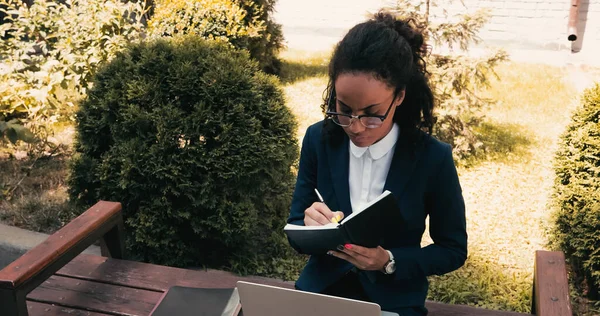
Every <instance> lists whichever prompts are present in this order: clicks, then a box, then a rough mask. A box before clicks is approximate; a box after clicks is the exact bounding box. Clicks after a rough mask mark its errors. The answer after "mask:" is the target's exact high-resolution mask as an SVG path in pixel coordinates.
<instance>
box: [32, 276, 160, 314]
mask: <svg viewBox="0 0 600 316" xmlns="http://www.w3.org/2000/svg"><path fill="white" fill-rule="evenodd" d="M162 294H163V293H162V292H155V291H148V290H141V289H134V288H128V287H123V286H116V285H111V284H105V283H99V282H93V281H86V280H79V279H73V278H66V277H61V276H52V277H50V278H48V280H46V281H45V282H44V283H42V284H41V285H40V286H38V287H37V288H36V289H35V290H33V291H31V293H29V295H28V296H27V299H28V300H30V301H36V302H41V303H49V304H52V303H56V304H60V305H62V306H66V307H72V308H73V309H83V310H89V311H93V312H98V313H105V314H111V315H128V316H129V315H144V316H146V315H148V314H149V313H150V312H151V311H152V309H153V308H154V306H155V305H156V302H158V300H159V299H160V297H161V296H162Z"/></svg>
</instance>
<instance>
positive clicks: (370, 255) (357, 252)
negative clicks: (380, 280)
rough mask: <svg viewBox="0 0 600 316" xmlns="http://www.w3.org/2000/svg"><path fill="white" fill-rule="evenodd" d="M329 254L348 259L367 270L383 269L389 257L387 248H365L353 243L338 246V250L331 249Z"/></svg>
mask: <svg viewBox="0 0 600 316" xmlns="http://www.w3.org/2000/svg"><path fill="white" fill-rule="evenodd" d="M328 254H329V255H332V256H334V257H337V258H340V259H343V260H346V261H348V262H350V263H352V264H353V265H354V266H355V267H357V268H359V269H361V270H365V271H369V270H381V269H382V267H383V265H385V263H386V262H387V259H388V258H389V256H388V254H387V252H386V251H385V249H383V248H381V247H377V248H365V247H361V246H357V245H351V244H346V245H345V246H344V247H340V248H338V251H330V252H328ZM385 257H387V258H385Z"/></svg>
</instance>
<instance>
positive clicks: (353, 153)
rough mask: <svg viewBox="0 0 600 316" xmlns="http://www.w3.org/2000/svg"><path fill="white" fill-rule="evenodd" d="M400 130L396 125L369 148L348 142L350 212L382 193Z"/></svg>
mask: <svg viewBox="0 0 600 316" xmlns="http://www.w3.org/2000/svg"><path fill="white" fill-rule="evenodd" d="M399 133H400V128H399V127H398V125H397V124H396V123H394V125H393V126H392V129H391V130H390V132H389V133H388V134H387V135H385V137H384V138H382V139H381V140H380V141H378V142H376V143H375V144H373V145H371V146H369V147H358V146H356V145H354V143H352V141H350V150H349V151H350V170H349V175H348V181H349V185H350V202H351V204H352V212H356V211H358V210H360V209H361V208H362V205H364V204H366V203H368V202H369V201H371V200H373V199H374V198H376V197H378V196H379V195H380V194H381V193H382V192H383V187H384V185H385V179H386V178H387V174H388V171H389V170H390V165H391V164H392V157H393V156H394V148H395V147H396V141H397V140H398V135H399Z"/></svg>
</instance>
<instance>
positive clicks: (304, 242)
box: [283, 190, 402, 255]
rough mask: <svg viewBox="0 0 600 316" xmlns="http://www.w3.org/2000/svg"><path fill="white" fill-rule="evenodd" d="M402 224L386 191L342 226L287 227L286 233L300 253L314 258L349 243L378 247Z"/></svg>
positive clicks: (398, 213)
mask: <svg viewBox="0 0 600 316" xmlns="http://www.w3.org/2000/svg"><path fill="white" fill-rule="evenodd" d="M401 221H402V215H401V213H400V209H399V208H398V203H397V202H396V199H395V198H394V195H393V194H392V193H391V192H390V191H387V190H386V191H384V192H383V193H382V194H381V195H380V196H379V197H377V198H376V199H374V200H373V201H371V202H370V203H368V204H367V205H365V206H364V207H363V208H362V209H361V210H359V211H356V212H353V213H352V214H350V215H349V216H348V217H346V218H344V219H342V221H341V222H340V223H337V224H336V223H330V224H327V225H323V226H303V225H294V224H287V225H285V227H284V228H283V230H284V232H285V233H286V235H287V236H288V238H289V239H290V241H291V242H292V243H294V244H295V245H296V246H297V247H298V248H299V251H300V252H301V253H304V254H309V255H315V254H325V253H327V251H329V250H334V249H336V248H337V246H338V245H344V244H346V243H351V244H355V245H359V246H364V247H368V248H373V247H376V246H378V245H381V244H382V243H383V240H384V237H385V236H386V234H388V233H391V232H393V231H394V230H397V228H398V225H400V223H401Z"/></svg>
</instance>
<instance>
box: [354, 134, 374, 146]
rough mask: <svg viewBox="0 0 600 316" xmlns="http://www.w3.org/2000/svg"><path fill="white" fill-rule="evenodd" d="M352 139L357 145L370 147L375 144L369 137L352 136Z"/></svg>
mask: <svg viewBox="0 0 600 316" xmlns="http://www.w3.org/2000/svg"><path fill="white" fill-rule="evenodd" d="M350 140H351V141H352V143H353V144H354V145H356V146H357V147H369V146H371V145H373V142H372V141H371V140H370V139H369V138H368V137H356V136H354V137H350Z"/></svg>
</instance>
